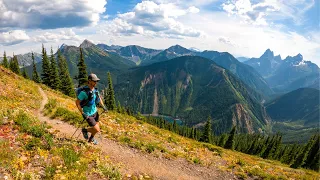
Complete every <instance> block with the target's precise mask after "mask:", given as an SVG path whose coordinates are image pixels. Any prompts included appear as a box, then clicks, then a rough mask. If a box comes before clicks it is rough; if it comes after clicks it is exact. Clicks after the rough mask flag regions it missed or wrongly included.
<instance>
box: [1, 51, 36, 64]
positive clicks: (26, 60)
mask: <svg viewBox="0 0 320 180" xmlns="http://www.w3.org/2000/svg"><path fill="white" fill-rule="evenodd" d="M33 55H34V61H35V63H39V62H41V61H42V55H41V54H39V53H36V52H34V53H33ZM31 57H32V53H31V52H29V53H26V54H18V55H17V58H18V63H19V66H20V67H24V66H30V65H32V58H31ZM11 58H12V57H11V56H7V59H8V61H10V59H11ZM2 61H3V57H0V63H1V62H2Z"/></svg>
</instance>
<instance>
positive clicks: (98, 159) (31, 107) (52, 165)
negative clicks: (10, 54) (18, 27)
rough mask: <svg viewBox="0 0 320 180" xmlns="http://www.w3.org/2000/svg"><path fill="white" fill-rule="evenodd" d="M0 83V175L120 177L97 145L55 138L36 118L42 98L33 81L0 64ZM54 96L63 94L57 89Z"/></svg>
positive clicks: (19, 176)
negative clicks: (95, 146)
mask: <svg viewBox="0 0 320 180" xmlns="http://www.w3.org/2000/svg"><path fill="white" fill-rule="evenodd" d="M0 87H1V89H0V148H1V153H0V174H1V175H3V176H2V178H4V176H7V178H8V179H87V178H88V179H91V178H94V179H102V178H116V179H120V178H121V174H120V173H119V170H118V169H119V168H118V166H116V165H113V164H112V163H110V160H109V159H108V158H106V157H105V155H103V154H102V153H101V152H100V150H99V149H97V148H94V147H92V146H89V145H86V144H85V143H83V142H76V141H71V140H68V139H65V140H62V139H59V138H57V137H56V136H55V133H54V132H53V131H52V130H51V128H50V127H49V126H47V125H45V124H42V123H41V122H40V121H39V120H38V119H37V117H36V116H35V113H36V112H37V111H38V110H39V108H40V102H41V98H42V97H41V96H40V93H39V91H38V89H39V86H38V85H37V84H35V83H33V82H32V81H31V80H26V79H24V78H23V77H21V76H17V75H16V74H14V73H12V72H11V71H8V70H6V69H4V68H3V67H0ZM42 87H43V88H46V87H44V86H42ZM55 92H56V91H55ZM56 93H57V92H56ZM57 96H62V97H64V98H66V97H67V96H63V95H62V94H61V93H57ZM69 99H70V100H71V98H69Z"/></svg>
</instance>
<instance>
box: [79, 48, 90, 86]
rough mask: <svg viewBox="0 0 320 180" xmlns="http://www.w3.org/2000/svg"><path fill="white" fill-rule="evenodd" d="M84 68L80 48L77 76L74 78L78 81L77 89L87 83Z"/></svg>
mask: <svg viewBox="0 0 320 180" xmlns="http://www.w3.org/2000/svg"><path fill="white" fill-rule="evenodd" d="M86 68H87V66H86V64H85V63H84V57H83V52H82V48H80V57H79V63H78V70H79V74H78V76H77V78H76V79H77V80H78V87H80V86H82V85H85V84H86V83H87V80H88V74H87V71H86Z"/></svg>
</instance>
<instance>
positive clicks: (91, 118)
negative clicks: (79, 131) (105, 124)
mask: <svg viewBox="0 0 320 180" xmlns="http://www.w3.org/2000/svg"><path fill="white" fill-rule="evenodd" d="M86 121H87V123H88V124H89V126H91V127H93V126H95V125H96V124H97V122H99V113H98V112H96V113H94V114H93V115H92V116H88V118H87V119H86Z"/></svg>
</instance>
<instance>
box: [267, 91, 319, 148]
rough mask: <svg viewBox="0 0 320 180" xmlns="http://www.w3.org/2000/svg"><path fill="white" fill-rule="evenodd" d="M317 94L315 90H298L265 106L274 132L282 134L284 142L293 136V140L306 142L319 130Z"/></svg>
mask: <svg viewBox="0 0 320 180" xmlns="http://www.w3.org/2000/svg"><path fill="white" fill-rule="evenodd" d="M319 94H320V91H319V90H317V89H312V88H300V89H297V90H295V91H292V92H290V93H287V94H284V95H282V96H280V97H278V98H276V99H275V100H273V101H271V102H269V103H267V104H266V109H267V113H268V115H270V117H271V119H272V121H273V122H274V126H273V128H274V130H275V131H280V132H283V134H284V140H285V141H287V142H288V141H289V139H290V137H293V136H294V135H295V140H297V139H300V141H302V140H307V139H309V138H310V137H311V135H312V134H314V132H316V131H318V130H319V127H318V125H319V119H320V115H319V112H320V102H319V99H320V97H319ZM298 137H299V138H298ZM292 140H293V139H291V140H290V141H292ZM290 141H289V142H290ZM302 142H303V141H302Z"/></svg>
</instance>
